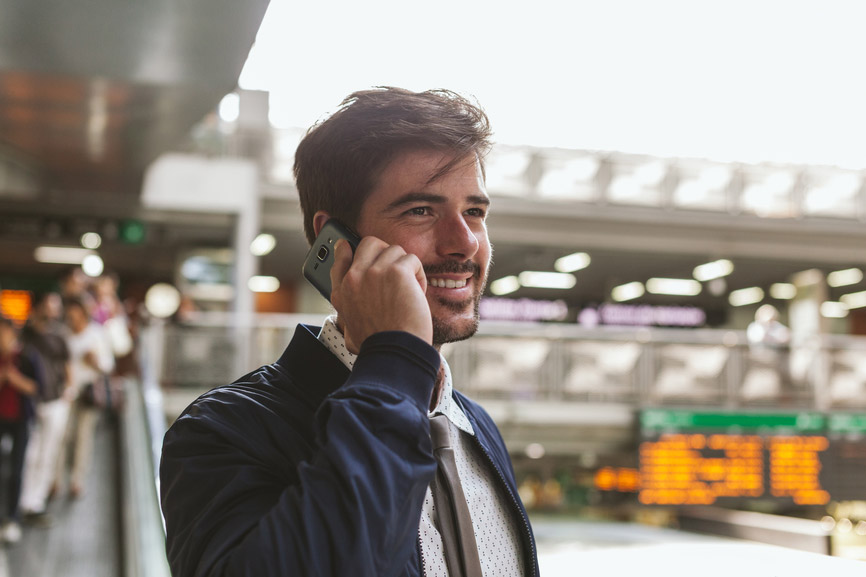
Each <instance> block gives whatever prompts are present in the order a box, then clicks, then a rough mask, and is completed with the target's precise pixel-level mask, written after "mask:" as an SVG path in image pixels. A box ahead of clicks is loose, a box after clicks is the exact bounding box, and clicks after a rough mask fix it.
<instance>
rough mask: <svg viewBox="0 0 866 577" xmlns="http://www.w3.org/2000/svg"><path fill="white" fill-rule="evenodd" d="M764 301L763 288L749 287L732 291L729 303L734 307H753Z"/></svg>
mask: <svg viewBox="0 0 866 577" xmlns="http://www.w3.org/2000/svg"><path fill="white" fill-rule="evenodd" d="M762 300H764V289H762V288H761V287H756V286H753V287H749V288H742V289H739V290H735V291H731V294H729V295H728V302H729V303H731V306H732V307H743V306H746V305H753V304H755V303H759V302H761V301H762Z"/></svg>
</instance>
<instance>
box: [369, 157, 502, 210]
mask: <svg viewBox="0 0 866 577" xmlns="http://www.w3.org/2000/svg"><path fill="white" fill-rule="evenodd" d="M422 190H440V191H448V190H454V191H455V192H457V193H462V192H469V191H471V192H472V193H473V194H476V195H477V194H479V193H480V194H483V195H486V192H485V190H484V177H483V172H482V169H481V163H480V161H479V160H478V157H477V156H476V155H475V154H474V153H473V154H470V155H467V156H463V157H455V155H454V154H453V153H450V152H443V151H437V150H420V151H410V152H404V153H402V154H400V155H398V156H397V157H395V158H394V159H393V160H391V162H389V163H388V164H387V165H386V166H385V168H384V169H383V170H382V172H381V173H380V174H379V176H378V178H377V179H376V182H375V184H374V186H373V188H372V190H371V191H370V195H369V197H368V198H367V202H366V203H365V204H367V203H376V202H377V201H379V202H381V201H384V200H386V198H390V197H393V196H394V195H399V194H405V193H407V192H418V191H422Z"/></svg>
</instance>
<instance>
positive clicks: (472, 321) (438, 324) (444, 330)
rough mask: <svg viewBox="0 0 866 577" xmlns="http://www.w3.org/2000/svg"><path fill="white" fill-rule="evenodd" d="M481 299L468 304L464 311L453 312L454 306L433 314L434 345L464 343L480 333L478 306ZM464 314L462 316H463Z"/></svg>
mask: <svg viewBox="0 0 866 577" xmlns="http://www.w3.org/2000/svg"><path fill="white" fill-rule="evenodd" d="M479 302H480V299H473V301H472V302H470V303H467V306H466V307H465V308H464V309H463V311H460V312H457V311H454V310H453V305H452V306H449V307H447V309H452V310H447V309H446V310H445V311H443V312H441V313H439V314H436V313H434V314H433V345H434V346H437V347H438V346H441V345H444V344H445V343H454V342H457V341H464V340H466V339H468V338H469V337H471V336H472V335H474V334H475V333H476V332H477V331H478V320H479V314H478V304H479ZM461 313H462V314H461Z"/></svg>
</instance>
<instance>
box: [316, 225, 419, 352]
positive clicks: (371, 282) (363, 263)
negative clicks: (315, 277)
mask: <svg viewBox="0 0 866 577" xmlns="http://www.w3.org/2000/svg"><path fill="white" fill-rule="evenodd" d="M334 251H335V252H334V266H333V268H332V269H331V287H332V288H331V304H333V305H334V308H335V309H337V314H338V318H339V321H340V325H341V328H342V330H343V335H344V336H345V337H346V347H347V348H348V349H349V352H352V353H355V354H357V353H358V351H359V350H360V348H361V343H363V342H364V340H365V339H366V338H367V337H369V336H370V335H373V334H375V333H378V332H382V331H406V332H408V333H411V334H413V335H415V336H417V337H419V338H422V339H424V340H425V341H427V342H428V343H432V342H433V321H432V319H431V317H430V307H429V305H428V304H427V297H426V296H425V294H426V292H427V277H426V275H425V274H424V267H423V266H422V265H421V261H420V260H418V257H416V256H415V255H414V254H407V253H406V251H405V250H403V249H402V248H401V247H400V246H397V245H388V244H386V243H385V242H384V241H382V240H380V239H378V238H376V237H372V236H371V237H365V238H364V239H362V240H361V243H360V244H359V245H358V248H357V249H356V251H355V256H354V260H353V258H352V248H351V247H350V246H349V243H348V242H346V241H345V240H341V241H339V242H338V243H337V244H336V246H335V247H334Z"/></svg>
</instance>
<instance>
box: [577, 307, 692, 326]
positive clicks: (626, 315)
mask: <svg viewBox="0 0 866 577" xmlns="http://www.w3.org/2000/svg"><path fill="white" fill-rule="evenodd" d="M706 321H707V313H705V312H704V311H703V310H702V309H699V308H697V307H662V306H652V305H628V304H603V305H601V306H600V307H598V308H592V307H590V308H585V309H583V310H582V311H580V313H579V314H578V316H577V322H578V323H580V324H582V325H585V326H590V327H592V326H596V325H599V324H602V325H620V326H633V327H651V326H662V327H701V326H703V325H704V324H705V323H706Z"/></svg>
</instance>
